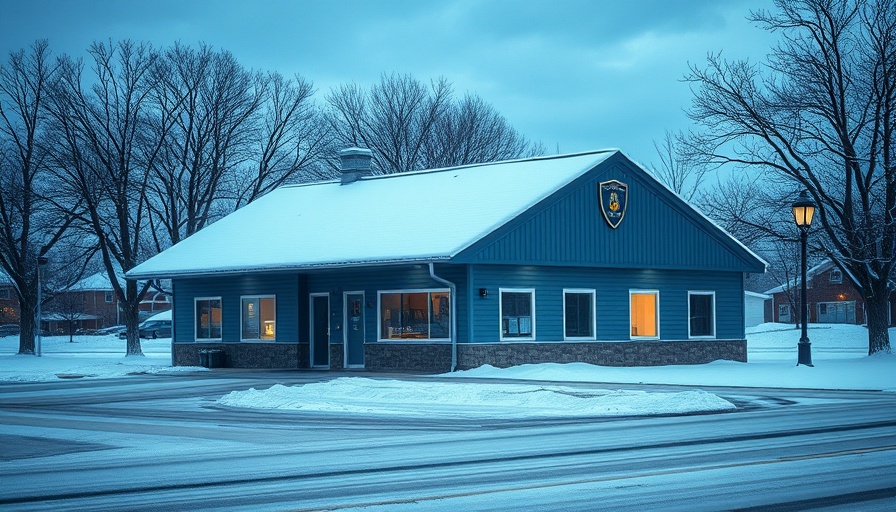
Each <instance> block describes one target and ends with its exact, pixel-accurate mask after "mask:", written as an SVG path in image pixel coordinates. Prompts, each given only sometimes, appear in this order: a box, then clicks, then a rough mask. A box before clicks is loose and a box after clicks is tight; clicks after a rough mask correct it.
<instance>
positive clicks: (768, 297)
mask: <svg viewBox="0 0 896 512" xmlns="http://www.w3.org/2000/svg"><path fill="white" fill-rule="evenodd" d="M744 295H746V296H747V297H756V298H757V299H763V300H768V299H771V298H772V296H771V295H766V294H764V293H756V292H750V291H746V290H744Z"/></svg>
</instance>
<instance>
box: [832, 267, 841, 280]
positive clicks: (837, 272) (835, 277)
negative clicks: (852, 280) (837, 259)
mask: <svg viewBox="0 0 896 512" xmlns="http://www.w3.org/2000/svg"><path fill="white" fill-rule="evenodd" d="M831 282H832V283H842V282H843V272H841V271H840V269H839V268H835V269H834V270H831Z"/></svg>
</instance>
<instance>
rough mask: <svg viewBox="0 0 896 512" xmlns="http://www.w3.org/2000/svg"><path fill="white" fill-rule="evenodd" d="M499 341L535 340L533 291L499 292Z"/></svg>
mask: <svg viewBox="0 0 896 512" xmlns="http://www.w3.org/2000/svg"><path fill="white" fill-rule="evenodd" d="M499 292H500V293H499V296H500V298H499V302H500V304H499V306H498V307H499V308H500V311H501V340H502V341H503V340H505V339H530V340H531V339H535V290H512V289H511V290H504V289H502V290H499Z"/></svg>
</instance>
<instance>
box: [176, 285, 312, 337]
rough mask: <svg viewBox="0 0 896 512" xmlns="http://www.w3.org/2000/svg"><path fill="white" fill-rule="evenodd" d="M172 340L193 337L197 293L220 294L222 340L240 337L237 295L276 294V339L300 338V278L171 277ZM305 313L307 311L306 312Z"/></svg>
mask: <svg viewBox="0 0 896 512" xmlns="http://www.w3.org/2000/svg"><path fill="white" fill-rule="evenodd" d="M174 288H175V294H176V295H175V297H176V300H175V301H174V322H175V328H174V336H175V339H174V341H175V342H178V343H184V342H192V341H195V325H194V322H195V312H194V310H193V308H194V307H195V306H194V305H195V302H194V299H196V298H197V297H221V307H222V310H223V311H222V324H223V325H222V341H224V342H238V341H240V297H241V296H243V295H275V296H276V298H277V335H276V341H277V342H278V343H279V342H285V343H297V342H298V341H299V315H298V312H299V279H298V275H297V274H289V273H283V274H279V273H278V274H262V273H254V274H239V275H229V276H223V277H213V278H194V279H176V280H174ZM306 316H307V313H306Z"/></svg>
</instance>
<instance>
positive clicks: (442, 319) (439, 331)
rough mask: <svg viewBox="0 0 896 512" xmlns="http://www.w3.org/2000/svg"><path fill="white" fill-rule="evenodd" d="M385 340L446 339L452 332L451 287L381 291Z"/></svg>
mask: <svg viewBox="0 0 896 512" xmlns="http://www.w3.org/2000/svg"><path fill="white" fill-rule="evenodd" d="M379 299H380V315H379V322H380V327H379V331H380V339H381V340H446V339H448V338H450V336H451V294H450V293H449V291H448V290H421V291H413V292H410V291H409V292H402V291H388V292H380V294H379Z"/></svg>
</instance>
